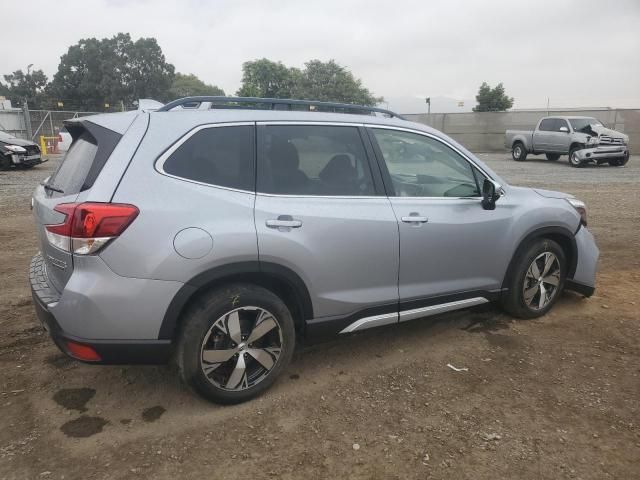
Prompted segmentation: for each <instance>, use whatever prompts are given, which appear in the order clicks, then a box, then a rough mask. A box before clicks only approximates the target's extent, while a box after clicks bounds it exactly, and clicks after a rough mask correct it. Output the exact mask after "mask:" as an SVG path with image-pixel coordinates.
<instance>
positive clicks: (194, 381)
mask: <svg viewBox="0 0 640 480" xmlns="http://www.w3.org/2000/svg"><path fill="white" fill-rule="evenodd" d="M243 307H258V308H259V309H264V311H265V312H266V313H270V314H271V318H272V319H273V320H274V321H275V323H276V324H277V326H278V328H279V331H275V330H276V329H275V328H273V329H272V330H270V331H269V333H266V334H263V337H265V338H266V337H267V336H270V335H274V334H278V333H279V334H280V335H279V342H278V343H279V344H280V347H281V348H280V350H279V351H280V353H279V356H278V357H277V359H276V360H275V361H274V362H273V366H272V367H271V368H270V369H267V368H265V367H263V366H262V364H261V363H260V362H258V361H257V360H256V359H255V358H254V357H253V356H251V355H250V354H249V353H247V352H249V351H255V350H263V351H265V350H266V347H265V348H264V349H263V348H261V347H256V348H250V347H252V345H251V344H248V342H249V341H250V338H246V337H245V336H244V335H243V337H242V341H241V343H240V344H235V343H234V342H229V343H230V344H228V345H226V346H224V347H222V348H220V349H218V350H216V349H215V347H214V348H212V349H207V350H211V351H218V352H229V351H231V350H232V349H231V348H230V347H234V348H233V350H235V351H237V352H240V353H235V354H234V355H233V356H232V357H229V359H228V360H226V361H222V362H218V363H211V364H210V363H206V362H205V361H204V360H203V358H202V357H203V353H204V346H205V345H204V344H203V342H205V341H206V342H210V341H214V343H215V341H217V340H216V338H218V337H220V338H222V339H223V340H221V341H222V342H224V341H225V340H224V337H227V339H230V338H231V337H232V335H229V334H228V332H229V330H230V327H229V322H230V321H229V320H228V319H229V318H230V315H232V314H233V312H235V311H238V310H240V311H241V315H242V314H243V313H249V314H250V313H251V308H247V310H243ZM223 318H224V320H222V319H223ZM219 320H222V321H226V322H227V324H226V325H227V329H228V330H227V334H225V333H223V332H222V331H219V330H217V327H214V324H215V323H216V322H217V321H219ZM254 321H255V322H256V323H253V322H254ZM240 324H242V325H243V326H244V325H246V324H251V325H252V326H251V327H250V328H249V330H248V331H251V329H252V328H253V327H255V326H256V325H257V324H259V323H258V320H257V319H256V320H251V319H248V320H247V319H244V320H243V319H241V320H240ZM182 325H183V328H182V331H181V333H180V336H179V339H178V346H177V349H176V353H175V360H176V363H177V365H178V369H179V371H180V376H181V377H182V380H183V381H184V382H185V383H186V384H187V385H188V386H189V387H191V388H193V389H194V390H195V391H196V392H197V393H199V394H200V395H202V396H203V397H205V398H206V399H208V400H210V401H212V402H216V403H222V404H234V403H240V402H244V401H246V400H250V399H252V398H254V397H256V396H258V395H260V394H261V393H263V392H264V391H265V390H267V389H268V388H269V387H270V386H271V385H272V384H273V383H274V382H275V381H276V379H277V378H278V376H279V375H280V373H281V372H282V371H283V370H284V369H285V368H286V366H287V365H288V364H289V362H290V361H291V357H292V356H293V351H294V348H295V328H294V323H293V318H292V317H291V313H290V312H289V309H288V308H287V306H286V305H285V304H284V302H283V301H282V300H281V299H280V298H278V297H277V296H276V295H275V294H273V293H272V292H270V291H269V290H267V289H265V288H262V287H259V286H257V285H251V284H232V285H229V286H227V287H224V288H220V289H217V290H213V291H211V292H208V293H206V294H204V295H202V296H200V297H199V298H198V299H197V300H196V301H195V302H193V304H192V305H191V306H190V307H189V308H188V310H187V311H186V313H185V314H184V316H183V318H182ZM245 331H246V330H245V328H244V327H243V328H242V333H245ZM274 331H275V332H274ZM210 332H211V333H210ZM214 333H215V335H217V336H218V337H215V338H212V335H214ZM247 336H249V335H247ZM245 340H246V344H245ZM247 344H248V345H247ZM207 345H208V346H210V345H211V344H209V343H207ZM254 346H255V344H254ZM242 349H247V350H242ZM271 350H273V348H271ZM271 350H270V351H271ZM242 351H244V352H245V353H241V352H242ZM239 355H243V357H244V358H245V359H246V360H242V364H243V365H244V364H245V362H246V370H245V371H244V373H243V374H242V376H241V377H240V382H239V383H238V384H237V385H236V388H237V389H227V388H224V387H223V386H221V385H219V384H216V383H215V382H216V380H215V379H214V380H212V379H211V378H210V377H211V376H212V375H213V376H214V377H215V376H217V375H222V374H221V373H219V372H220V371H222V372H224V371H228V372H231V373H230V374H229V381H231V376H232V375H233V371H234V369H237V368H238V365H239V360H240V359H238V356H239ZM271 361H273V358H271ZM212 365H214V367H213V368H211V370H210V371H209V372H208V375H209V376H207V374H205V372H204V370H203V368H205V367H211V366H212ZM215 365H217V366H215ZM250 366H252V367H253V368H254V369H256V370H257V372H258V373H259V372H260V369H262V370H264V371H266V373H262V375H263V376H262V377H260V380H258V381H257V382H256V383H255V384H253V385H251V381H250V378H249V377H250ZM245 382H246V385H245Z"/></svg>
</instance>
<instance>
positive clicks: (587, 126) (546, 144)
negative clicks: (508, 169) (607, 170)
mask: <svg viewBox="0 0 640 480" xmlns="http://www.w3.org/2000/svg"><path fill="white" fill-rule="evenodd" d="M628 145H629V137H628V136H627V135H625V134H623V133H620V132H617V131H615V130H611V129H609V128H606V127H604V125H602V122H600V121H599V120H598V119H596V118H593V117H545V118H542V119H541V120H540V121H539V122H538V125H536V128H535V130H533V131H531V130H507V131H506V133H505V147H507V148H508V149H510V150H511V156H512V157H513V159H514V160H516V161H518V162H522V161H524V160H526V159H527V155H529V154H533V155H539V154H543V153H544V154H546V156H547V159H549V160H551V161H556V160H558V159H559V158H560V155H568V156H569V163H570V164H571V165H572V166H573V167H581V166H583V165H584V164H586V163H589V162H596V163H597V164H601V163H609V165H612V166H616V167H621V166H623V165H625V164H626V163H627V162H628V161H629V146H628Z"/></svg>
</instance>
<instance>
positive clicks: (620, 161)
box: [609, 152, 629, 167]
mask: <svg viewBox="0 0 640 480" xmlns="http://www.w3.org/2000/svg"><path fill="white" fill-rule="evenodd" d="M628 161H629V152H627V154H626V155H625V156H624V157H620V158H614V159H613V160H609V165H611V166H612V167H624V166H625V165H626V164H627V162H628Z"/></svg>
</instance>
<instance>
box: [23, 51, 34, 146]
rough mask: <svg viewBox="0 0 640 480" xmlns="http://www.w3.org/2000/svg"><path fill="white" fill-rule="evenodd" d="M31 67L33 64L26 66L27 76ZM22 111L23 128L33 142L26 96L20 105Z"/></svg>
mask: <svg viewBox="0 0 640 480" xmlns="http://www.w3.org/2000/svg"><path fill="white" fill-rule="evenodd" d="M31 67H33V63H30V64H29V65H27V76H29V75H30V74H31ZM22 111H23V113H24V128H25V129H26V130H27V136H28V138H29V140H33V138H31V137H32V135H33V131H32V130H31V114H30V113H29V102H28V100H27V97H26V95H25V97H24V102H23V103H22Z"/></svg>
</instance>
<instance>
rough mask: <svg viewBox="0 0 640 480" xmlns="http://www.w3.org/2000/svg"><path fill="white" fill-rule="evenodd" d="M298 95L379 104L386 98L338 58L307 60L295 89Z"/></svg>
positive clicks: (306, 97) (329, 100)
mask: <svg viewBox="0 0 640 480" xmlns="http://www.w3.org/2000/svg"><path fill="white" fill-rule="evenodd" d="M293 94H294V97H296V98H303V99H306V100H321V101H328V102H342V103H355V104H358V105H371V106H373V105H376V104H378V103H380V102H382V101H383V98H382V97H375V96H374V95H373V94H372V93H371V92H370V91H369V90H368V89H367V88H365V87H364V86H362V81H361V80H360V79H357V78H355V77H354V76H353V74H352V73H351V72H350V71H349V70H347V69H346V68H345V67H343V66H341V65H339V64H338V63H336V62H335V60H329V61H328V62H322V61H320V60H311V61H309V62H307V63H305V68H304V69H303V70H302V71H301V72H300V75H299V76H298V78H296V81H295V87H294V89H293Z"/></svg>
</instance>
